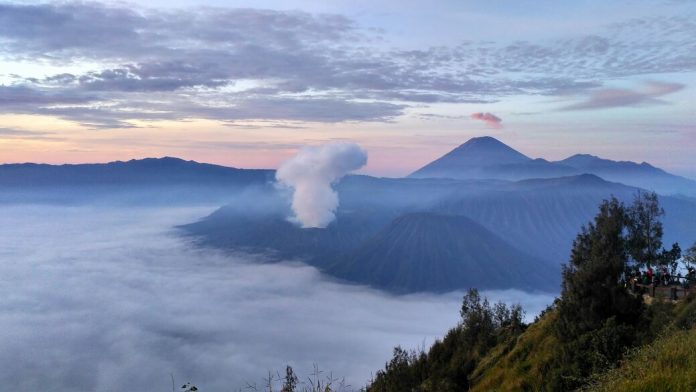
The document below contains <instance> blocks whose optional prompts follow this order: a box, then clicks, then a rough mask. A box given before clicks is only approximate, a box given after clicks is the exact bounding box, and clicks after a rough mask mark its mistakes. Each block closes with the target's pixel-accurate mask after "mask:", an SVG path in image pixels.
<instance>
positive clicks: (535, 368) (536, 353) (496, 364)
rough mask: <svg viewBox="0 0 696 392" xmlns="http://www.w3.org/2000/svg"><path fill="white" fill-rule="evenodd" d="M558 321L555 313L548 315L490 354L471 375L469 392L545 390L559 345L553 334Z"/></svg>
mask: <svg viewBox="0 0 696 392" xmlns="http://www.w3.org/2000/svg"><path fill="white" fill-rule="evenodd" d="M556 318H557V316H556V312H548V313H547V314H546V315H545V316H544V317H542V318H541V319H539V320H538V321H537V322H535V323H534V324H532V325H530V326H529V328H527V330H526V331H525V332H524V333H523V334H522V335H520V336H519V337H518V338H517V339H516V340H515V341H511V342H506V344H502V345H499V346H497V347H495V348H494V349H493V350H491V352H490V353H489V354H488V356H487V357H485V358H484V359H483V360H482V361H481V362H480V363H479V365H478V367H476V369H475V370H474V371H473V372H472V375H471V379H472V384H473V385H472V387H471V389H470V391H481V392H485V391H515V390H518V391H524V390H533V391H539V390H542V388H543V386H544V384H543V379H544V373H545V370H546V369H547V368H548V367H549V364H550V363H551V361H552V359H553V350H554V347H555V346H556V345H557V344H558V341H557V339H556V337H555V336H554V334H553V332H552V331H551V327H552V325H553V323H554V322H555V321H556Z"/></svg>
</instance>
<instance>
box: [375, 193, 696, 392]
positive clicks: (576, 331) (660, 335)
mask: <svg viewBox="0 0 696 392" xmlns="http://www.w3.org/2000/svg"><path fill="white" fill-rule="evenodd" d="M661 216H662V210H661V208H660V207H659V205H658V203H657V196H656V195H655V194H638V195H637V196H636V198H635V201H634V203H633V204H632V205H631V206H628V207H627V206H625V205H623V204H622V203H620V202H619V201H618V200H617V199H615V198H612V199H610V200H606V201H604V202H603V203H602V204H601V205H600V207H599V212H598V214H597V215H596V216H595V218H594V220H593V221H592V222H590V223H589V224H588V225H587V226H585V227H583V228H582V230H581V232H580V233H579V234H578V236H577V238H576V240H575V242H574V244H573V249H572V252H571V258H570V261H569V263H568V264H567V265H565V266H564V268H563V273H562V279H563V283H562V290H561V295H560V297H559V298H558V299H557V300H556V301H555V303H554V304H553V305H552V306H550V307H549V308H548V309H547V310H546V311H545V312H544V313H543V314H542V315H540V316H539V317H538V318H537V320H536V321H535V322H534V323H532V324H531V325H529V326H527V325H524V324H523V323H522V317H521V315H522V310H521V309H520V307H519V306H513V307H512V308H508V307H507V306H505V305H504V304H496V305H494V306H491V305H490V304H489V303H488V301H487V300H486V299H482V298H481V297H480V296H479V294H478V292H477V291H476V290H471V291H469V293H467V295H466V296H465V297H464V301H463V305H462V311H461V315H462V319H461V322H460V323H459V325H457V326H456V327H455V328H453V329H451V330H450V331H449V332H448V333H447V335H446V336H445V337H444V338H443V339H442V340H441V341H437V342H436V343H435V344H434V345H433V346H432V347H431V348H430V349H429V350H428V351H427V352H425V351H422V352H408V351H406V350H403V349H401V348H396V349H395V350H394V357H393V358H392V360H391V361H390V362H388V363H387V364H386V366H385V369H384V370H381V371H379V372H378V373H377V376H376V377H375V379H374V380H373V382H372V383H371V384H370V385H369V386H368V387H367V390H368V391H372V392H397V391H399V392H400V391H424V392H425V391H462V390H471V391H496V390H497V391H518V390H519V391H558V390H563V391H566V390H575V389H579V388H599V389H598V390H608V389H613V390H618V391H621V390H674V391H677V390H694V387H693V386H694V384H693V383H694V378H695V377H696V376H694V375H688V376H687V375H683V374H682V375H679V376H675V377H669V375H670V374H676V373H679V372H680V371H682V373H683V370H684V369H687V368H688V367H689V366H691V369H693V368H694V361H695V360H696V354H695V353H696V331H695V330H689V329H691V328H693V327H694V326H695V325H696V301H694V300H693V298H688V299H687V300H686V301H682V302H681V303H679V304H677V305H674V304H672V303H671V302H660V301H655V302H653V303H652V304H645V303H644V301H643V298H642V297H641V296H639V295H636V294H634V293H632V292H630V291H629V290H628V288H627V287H626V284H625V278H626V276H627V275H628V274H629V273H630V271H631V270H632V269H634V268H636V267H638V266H651V265H665V266H670V267H672V268H673V265H674V263H675V262H676V260H677V259H678V258H679V257H680V253H681V251H680V249H679V246H678V245H677V244H675V245H673V246H672V248H671V249H670V250H666V249H664V248H662V224H661V222H660V220H659V219H660V217H661ZM626 353H631V354H630V355H628V357H627V356H626ZM611 369H615V370H611ZM607 371H608V373H607ZM654 373H658V374H654ZM632 385H634V386H635V388H638V389H632V388H634V387H633V386H632ZM658 385H659V387H657V386H658ZM650 386H652V388H653V389H650V388H651V387H650ZM617 388H618V389H617ZM646 388H647V389H646Z"/></svg>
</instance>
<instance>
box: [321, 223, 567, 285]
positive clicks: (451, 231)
mask: <svg viewBox="0 0 696 392" xmlns="http://www.w3.org/2000/svg"><path fill="white" fill-rule="evenodd" d="M546 271H548V269H547V268H546V264H545V263H543V262H541V261H539V260H537V259H534V258H533V257H531V256H528V255H526V254H524V253H523V252H521V251H519V250H517V249H515V248H513V247H512V246H510V245H509V244H507V243H506V242H505V241H504V240H502V239H501V238H499V237H497V236H496V235H494V234H493V233H491V232H490V231H488V230H486V229H485V228H484V227H482V226H481V225H479V224H477V223H476V222H474V221H472V220H471V219H469V218H466V217H463V216H445V215H438V214H432V213H413V214H407V215H403V216H401V217H399V218H397V219H395V220H394V221H393V222H392V223H391V224H390V225H389V226H388V227H386V228H385V229H383V230H382V231H380V232H379V233H378V234H377V235H375V236H374V237H373V238H371V239H370V240H368V241H367V242H366V243H365V244H363V245H362V246H360V247H359V248H358V249H356V250H354V251H352V252H350V253H349V254H348V255H346V256H344V257H342V258H340V259H339V261H338V262H337V263H335V264H334V265H331V266H330V267H329V268H328V272H329V273H331V274H332V275H335V276H338V277H340V278H344V279H347V280H351V281H355V282H360V283H367V284H370V285H373V286H376V287H381V288H388V289H390V290H394V291H414V290H415V291H448V290H454V289H461V288H468V287H478V288H482V289H484V288H510V287H516V288H523V289H538V290H557V289H558V287H557V279H555V278H554V277H553V276H552V275H549V274H547V272H546ZM554 276H555V274H554Z"/></svg>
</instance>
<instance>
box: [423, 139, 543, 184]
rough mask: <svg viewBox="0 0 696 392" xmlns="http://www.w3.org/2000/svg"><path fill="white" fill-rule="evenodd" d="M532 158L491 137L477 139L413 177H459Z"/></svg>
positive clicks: (432, 163) (427, 166) (456, 149)
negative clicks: (467, 173) (478, 170)
mask: <svg viewBox="0 0 696 392" xmlns="http://www.w3.org/2000/svg"><path fill="white" fill-rule="evenodd" d="M530 160H531V158H529V157H528V156H526V155H524V154H522V153H520V152H519V151H517V150H515V149H513V148H512V147H510V146H508V145H507V144H505V143H503V142H501V141H500V140H498V139H496V138H494V137H491V136H482V137H475V138H472V139H470V140H469V141H467V142H466V143H464V144H462V145H460V146H459V147H457V148H455V149H454V150H452V151H450V152H448V153H447V154H445V155H443V156H442V157H441V158H439V159H437V160H435V161H433V162H431V163H429V164H428V165H426V166H424V167H423V168H421V169H419V170H417V171H416V172H414V173H413V174H411V176H412V177H453V178H456V177H458V176H459V175H460V174H461V173H463V172H466V171H470V170H477V169H480V168H483V167H487V166H493V165H507V164H517V163H524V162H528V161H530Z"/></svg>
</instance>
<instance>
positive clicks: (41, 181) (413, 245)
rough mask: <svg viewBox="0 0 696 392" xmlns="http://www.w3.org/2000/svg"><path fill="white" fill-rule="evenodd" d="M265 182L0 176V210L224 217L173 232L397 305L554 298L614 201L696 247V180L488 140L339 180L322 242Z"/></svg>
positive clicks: (70, 168)
mask: <svg viewBox="0 0 696 392" xmlns="http://www.w3.org/2000/svg"><path fill="white" fill-rule="evenodd" d="M273 178H274V172H273V171H271V170H245V169H234V168H227V167H222V166H216V165H207V164H200V163H197V162H193V161H183V160H180V159H176V158H160V159H146V160H135V161H129V162H113V163H108V164H97V165H62V166H51V165H35V164H23V165H0V201H4V202H12V201H13V200H14V201H16V200H19V201H26V200H30V201H31V200H35V199H37V200H40V201H46V202H65V201H70V202H75V200H83V201H89V200H95V199H96V200H102V199H105V198H107V199H108V198H125V200H127V201H128V203H132V201H133V200H137V201H144V202H147V201H152V200H155V201H157V202H158V203H167V204H170V203H178V202H190V201H192V200H193V201H204V202H206V203H208V204H210V203H219V204H224V206H223V207H221V208H219V209H218V210H217V211H215V212H214V213H212V214H210V215H209V216H207V217H204V218H202V219H201V220H199V221H197V222H194V223H190V224H186V225H182V226H181V227H180V229H181V232H182V233H183V234H185V235H189V236H192V238H194V239H195V241H196V242H197V243H198V244H199V245H201V246H207V247H215V248H219V249H225V250H229V251H233V252H239V251H243V252H251V253H257V254H258V253H262V254H264V255H265V256H266V257H267V258H268V259H270V260H279V261H280V260H300V261H303V262H305V263H308V264H310V265H313V266H315V267H317V268H318V269H319V270H321V271H323V272H324V273H326V274H328V275H331V276H333V277H334V278H337V279H340V280H343V281H347V282H353V283H358V284H366V285H370V286H373V287H376V288H380V289H385V290H389V291H393V292H399V293H407V292H417V291H434V292H443V291H450V290H456V289H466V288H469V287H477V288H479V289H505V288H519V289H524V290H541V291H557V290H558V289H559V280H558V276H559V273H558V272H559V269H560V266H561V264H562V263H564V262H566V261H567V259H568V256H569V252H570V247H571V244H572V241H573V239H574V237H575V236H576V234H577V233H578V231H579V230H580V228H581V226H582V225H583V224H586V223H587V222H588V221H589V220H590V219H591V218H592V217H593V216H594V214H595V213H596V211H597V206H598V204H599V203H600V202H601V201H602V200H603V199H606V198H608V197H610V196H616V197H617V198H619V199H620V200H623V201H625V202H630V201H631V200H632V198H633V197H634V195H635V193H636V192H638V191H639V190H655V191H657V192H658V194H660V203H661V205H662V206H663V207H664V209H665V212H666V215H665V217H664V224H665V240H666V242H667V243H668V245H671V243H672V242H680V243H681V244H682V246H690V245H691V244H692V243H693V242H694V241H695V240H696V199H695V198H693V196H694V195H696V192H694V191H693V190H694V189H696V188H694V184H696V183H695V182H694V181H692V180H689V179H686V178H683V177H679V176H675V175H672V174H670V173H667V172H665V171H663V170H661V169H658V168H655V167H653V166H651V165H649V164H647V163H641V164H638V163H633V162H616V161H611V160H607V159H602V158H598V157H593V156H589V155H574V156H572V157H570V158H568V159H565V160H562V161H558V162H550V161H546V160H543V159H532V158H529V157H527V156H525V155H524V154H522V153H520V152H518V151H515V150H514V149H512V148H510V147H509V146H507V145H505V144H503V143H501V142H499V141H498V140H496V139H493V138H490V137H482V138H475V139H471V140H470V141H468V142H466V143H464V144H463V145H461V146H459V147H457V148H456V149H454V150H453V151H451V152H450V153H448V154H446V155H444V156H443V157H441V158H439V159H437V160H435V161H433V162H432V163H430V164H428V165H426V166H424V167H423V168H421V169H419V170H417V171H416V172H414V173H413V174H412V175H410V176H408V177H406V178H376V177H370V176H348V177H345V178H344V179H343V180H341V181H340V182H339V183H337V184H336V190H337V192H338V194H339V199H340V205H339V207H338V210H337V211H336V219H335V220H334V221H333V222H332V223H331V224H330V225H329V226H328V227H327V228H325V229H316V228H312V229H304V228H301V227H299V226H298V225H296V224H295V223H293V222H291V220H290V219H289V217H291V216H292V211H291V209H290V206H289V201H288V197H287V194H284V193H283V192H281V191H280V190H279V189H278V187H276V186H274V184H273ZM133 194H136V195H138V196H137V197H135V196H132V195H133ZM114 195H116V196H114ZM219 204H218V205H219Z"/></svg>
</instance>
